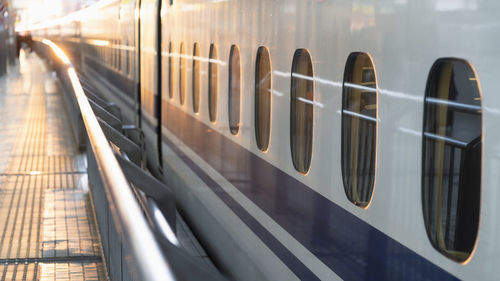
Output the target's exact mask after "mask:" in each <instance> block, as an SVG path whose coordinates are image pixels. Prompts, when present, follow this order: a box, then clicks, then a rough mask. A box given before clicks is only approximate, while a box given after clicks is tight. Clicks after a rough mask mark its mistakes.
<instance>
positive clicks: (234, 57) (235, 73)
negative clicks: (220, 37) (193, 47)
mask: <svg viewBox="0 0 500 281" xmlns="http://www.w3.org/2000/svg"><path fill="white" fill-rule="evenodd" d="M240 88H241V65H240V48H239V47H238V46H237V45H233V46H231V53H230V55H229V102H228V105H229V129H230V131H231V133H232V134H233V135H236V134H238V131H239V129H240V94H241V93H240V91H241V89H240Z"/></svg>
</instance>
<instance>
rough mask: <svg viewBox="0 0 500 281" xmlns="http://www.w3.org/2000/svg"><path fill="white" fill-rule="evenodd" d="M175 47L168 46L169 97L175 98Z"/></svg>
mask: <svg viewBox="0 0 500 281" xmlns="http://www.w3.org/2000/svg"><path fill="white" fill-rule="evenodd" d="M173 55H174V45H173V44H172V42H170V43H169V44H168V97H169V98H170V99H172V98H173V97H174V58H173Z"/></svg>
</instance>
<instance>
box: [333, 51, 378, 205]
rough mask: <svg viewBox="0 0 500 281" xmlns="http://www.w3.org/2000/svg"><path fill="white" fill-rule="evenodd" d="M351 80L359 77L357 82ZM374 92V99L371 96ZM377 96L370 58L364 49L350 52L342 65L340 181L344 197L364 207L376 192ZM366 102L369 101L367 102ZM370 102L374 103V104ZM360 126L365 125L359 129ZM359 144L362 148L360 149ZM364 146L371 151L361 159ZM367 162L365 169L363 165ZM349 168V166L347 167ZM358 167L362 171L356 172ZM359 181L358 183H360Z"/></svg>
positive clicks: (374, 73) (375, 80) (372, 64)
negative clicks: (364, 134)
mask: <svg viewBox="0 0 500 281" xmlns="http://www.w3.org/2000/svg"><path fill="white" fill-rule="evenodd" d="M358 59H359V60H361V61H358ZM355 72H357V73H355ZM365 79H366V80H365ZM354 80H359V82H356V81H354ZM357 83H360V84H357ZM373 94H374V95H375V97H374V98H372V96H370V95H373ZM378 98H379V95H378V80H377V73H376V67H375V64H374V62H373V59H372V57H371V56H370V54H369V53H366V52H353V53H350V54H349V56H348V58H347V61H346V64H345V69H344V77H343V82H342V122H341V123H342V129H341V169H342V183H343V186H344V191H345V194H346V197H347V199H348V200H349V201H350V202H351V203H353V204H354V205H355V206H357V207H359V208H362V209H367V208H368V207H369V206H370V204H371V202H372V200H373V197H374V194H375V184H376V174H377V153H378V152H377V149H378V145H377V144H378ZM369 102H372V103H371V104H368V103H369ZM373 102H375V103H374V104H373ZM362 106H363V108H362ZM351 107H354V108H351ZM355 107H358V108H357V109H356V108H355ZM356 110H357V111H359V112H356ZM362 110H363V111H365V112H362ZM373 110H374V112H373ZM352 123H354V125H353V124H352ZM372 124H374V125H372ZM360 126H364V127H363V128H362V129H359V128H360ZM356 130H357V131H356ZM360 132H363V133H366V135H367V136H366V137H365V138H364V139H363V135H362V134H361V133H360ZM353 139H354V140H356V142H354V141H353ZM353 143H354V144H353ZM360 145H361V146H363V147H361V148H360ZM367 149H371V151H370V153H368V154H366V155H365V156H364V157H362V159H360V157H359V155H361V154H360V151H363V152H364V151H366V150H367ZM347 154H349V155H350V156H348V155H347ZM367 163H368V168H366V164H367ZM348 167H350V168H349V170H348ZM360 170H361V172H359V171H360ZM348 171H349V172H348ZM351 171H352V172H351ZM358 183H361V184H359V185H360V186H358ZM363 184H364V186H363ZM360 187H361V188H360ZM363 188H364V189H363Z"/></svg>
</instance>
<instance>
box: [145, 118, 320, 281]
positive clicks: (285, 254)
mask: <svg viewBox="0 0 500 281" xmlns="http://www.w3.org/2000/svg"><path fill="white" fill-rule="evenodd" d="M147 123H148V126H150V127H151V123H149V122H147ZM162 139H163V141H164V142H165V143H166V144H167V145H168V146H169V147H170V148H171V149H172V150H173V151H174V152H175V153H176V154H177V155H178V156H179V158H181V159H182V160H183V161H184V162H185V163H186V164H187V165H188V166H189V167H190V168H191V170H192V171H193V172H194V173H195V174H196V175H197V176H198V177H199V178H200V179H201V180H203V182H205V184H206V185H207V186H208V187H210V189H212V191H213V192H214V193H215V194H216V195H217V196H218V197H219V198H220V199H221V200H222V201H223V202H224V203H225V204H226V205H227V206H228V207H229V208H230V209H231V210H232V211H233V212H234V213H235V214H236V215H237V216H238V217H239V218H240V219H241V220H242V221H243V222H244V223H245V224H246V225H247V226H248V227H249V228H250V229H251V230H252V231H253V232H254V233H255V234H256V235H257V236H258V237H259V239H261V240H262V241H264V243H265V244H266V245H267V247H269V249H271V251H273V253H274V254H275V255H276V256H278V257H279V258H280V259H281V260H282V261H283V263H285V264H286V265H287V266H288V267H289V268H290V270H291V271H292V272H293V273H295V275H297V277H298V278H300V280H319V278H318V277H316V276H315V275H314V273H313V272H311V270H309V268H308V267H306V266H305V265H304V264H303V263H302V262H301V261H300V260H299V259H298V258H297V257H296V256H295V255H294V254H292V253H291V252H290V251H289V250H288V249H287V248H286V247H285V246H283V244H281V242H279V241H278V240H277V239H276V238H275V237H274V236H273V235H272V234H271V233H270V232H269V231H268V230H267V229H266V228H264V227H263V226H262V225H261V224H260V223H259V222H258V221H257V220H256V219H255V218H254V217H252V215H250V214H249V213H248V212H247V211H246V210H245V209H244V208H243V207H242V206H241V205H240V204H239V203H238V202H236V201H235V200H234V199H233V198H232V197H231V196H230V195H229V194H228V193H227V192H226V191H225V190H224V189H223V188H222V187H221V186H220V185H219V184H218V183H217V182H216V181H214V180H213V179H212V178H211V177H210V176H209V175H208V174H207V173H205V171H203V169H202V168H200V167H199V166H198V165H196V163H194V162H193V160H191V158H189V156H187V155H186V154H185V153H184V152H182V151H181V150H180V149H179V148H178V147H177V146H176V145H175V144H174V143H172V142H171V141H170V139H168V138H167V137H166V136H165V135H163V138H162Z"/></svg>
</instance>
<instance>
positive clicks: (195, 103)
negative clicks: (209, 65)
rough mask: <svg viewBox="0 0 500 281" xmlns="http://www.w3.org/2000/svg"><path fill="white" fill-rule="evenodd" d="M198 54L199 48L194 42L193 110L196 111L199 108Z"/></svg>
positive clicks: (199, 79)
mask: <svg viewBox="0 0 500 281" xmlns="http://www.w3.org/2000/svg"><path fill="white" fill-rule="evenodd" d="M199 56H200V48H199V46H198V43H194V46H193V111H194V112H195V113H198V111H199V109H200V87H201V84H200V82H201V78H200V62H199V60H198V59H196V58H198V57H199Z"/></svg>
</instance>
